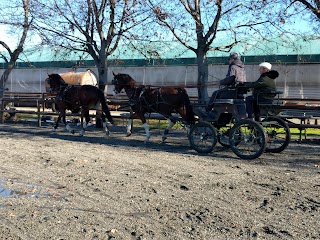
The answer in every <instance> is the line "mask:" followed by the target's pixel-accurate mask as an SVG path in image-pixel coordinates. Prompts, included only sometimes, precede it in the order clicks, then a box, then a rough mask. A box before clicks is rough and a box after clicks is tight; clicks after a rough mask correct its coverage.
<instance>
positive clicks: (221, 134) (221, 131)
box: [217, 122, 234, 147]
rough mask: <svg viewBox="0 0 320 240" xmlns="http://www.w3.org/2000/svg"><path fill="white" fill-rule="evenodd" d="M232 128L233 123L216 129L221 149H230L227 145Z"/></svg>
mask: <svg viewBox="0 0 320 240" xmlns="http://www.w3.org/2000/svg"><path fill="white" fill-rule="evenodd" d="M233 126H234V123H233V122H232V123H229V124H227V125H225V126H223V127H219V128H218V131H217V132H218V134H217V139H218V142H219V143H220V144H221V145H222V146H223V147H230V144H229V133H230V130H231V128H232V127H233Z"/></svg>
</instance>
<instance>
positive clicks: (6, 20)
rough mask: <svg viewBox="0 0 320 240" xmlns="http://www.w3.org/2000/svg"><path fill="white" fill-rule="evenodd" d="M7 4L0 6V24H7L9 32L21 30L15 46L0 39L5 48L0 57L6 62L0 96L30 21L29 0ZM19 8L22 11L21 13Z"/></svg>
mask: <svg viewBox="0 0 320 240" xmlns="http://www.w3.org/2000/svg"><path fill="white" fill-rule="evenodd" d="M8 4H9V5H7V6H2V14H1V16H2V19H1V20H0V24H3V25H7V26H9V28H10V29H12V31H11V32H14V31H13V29H14V28H15V29H19V30H21V31H20V32H19V35H20V37H19V40H18V43H17V45H16V47H15V48H12V47H10V45H9V43H6V42H4V41H2V40H0V45H1V46H2V47H3V48H4V49H5V53H2V52H0V57H1V58H2V59H3V60H4V61H5V64H6V68H5V71H4V73H3V74H2V76H1V80H0V98H1V97H3V94H4V89H5V85H6V82H7V79H8V77H9V75H10V73H11V71H12V69H13V68H14V65H15V63H16V61H17V60H18V58H19V55H20V53H21V52H22V51H23V46H24V44H25V41H26V39H27V33H28V31H29V29H30V25H31V22H32V19H31V18H30V13H29V12H30V11H29V7H30V1H29V0H21V1H19V2H12V1H11V2H9V3H8ZM21 9H22V11H23V13H22V14H21ZM21 15H22V17H21ZM12 38H14V35H12Z"/></svg>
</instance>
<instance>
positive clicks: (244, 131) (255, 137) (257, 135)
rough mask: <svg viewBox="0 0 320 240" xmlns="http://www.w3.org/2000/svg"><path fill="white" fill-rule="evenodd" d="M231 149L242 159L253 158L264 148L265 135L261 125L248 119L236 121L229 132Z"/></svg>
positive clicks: (259, 154)
mask: <svg viewBox="0 0 320 240" xmlns="http://www.w3.org/2000/svg"><path fill="white" fill-rule="evenodd" d="M229 144H230V147H231V149H232V151H233V152H234V153H235V154H236V155H237V156H238V157H240V158H242V159H255V158H258V157H260V156H261V154H262V153H263V152H264V151H265V149H266V137H265V133H264V130H263V128H262V126H261V125H260V124H259V123H256V122H254V121H252V120H249V119H243V120H240V121H239V122H237V123H236V124H235V125H234V126H233V128H232V129H231V130H230V133H229Z"/></svg>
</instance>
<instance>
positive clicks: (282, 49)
mask: <svg viewBox="0 0 320 240" xmlns="http://www.w3.org/2000/svg"><path fill="white" fill-rule="evenodd" d="M218 42H219V44H221V42H225V44H228V42H227V41H222V40H221V41H218ZM190 44H191V45H192V43H190ZM135 45H136V46H139V48H140V50H137V49H134V48H133V47H132V46H131V47H130V46H129V45H128V44H121V45H119V47H118V48H117V50H116V51H115V52H114V53H113V54H112V55H111V56H109V58H108V60H109V62H110V65H141V66H142V65H163V64H165V65H189V64H196V60H195V57H196V56H195V53H194V52H192V51H191V50H188V49H187V48H185V47H184V46H183V45H182V44H180V43H179V42H177V41H172V42H135ZM214 45H215V43H213V44H212V46H213V47H214ZM232 51H236V52H238V53H240V54H241V55H242V56H243V60H244V61H245V62H247V63H248V62H254V63H256V62H260V61H266V60H268V61H270V62H284V63H300V62H316V63H320V36H316V37H313V38H308V39H307V38H302V37H300V38H298V37H296V38H289V37H286V38H285V37H283V36H282V37H277V38H273V39H269V40H266V39H258V40H257V39H254V40H248V41H245V42H241V43H239V44H237V45H236V46H234V47H233V49H232ZM228 55H229V52H223V51H209V52H208V54H207V58H208V62H209V64H224V63H227V62H226V56H228ZM0 62H2V64H3V60H2V61H1V60H0ZM16 65H17V67H72V66H76V65H77V66H94V65H95V64H94V62H93V59H92V57H91V56H90V55H89V54H87V53H81V52H75V51H66V50H61V49H57V48H52V47H51V48H50V47H42V46H41V47H35V48H33V49H27V50H25V51H24V52H23V53H22V54H21V55H20V59H19V60H18V62H17V64H16Z"/></svg>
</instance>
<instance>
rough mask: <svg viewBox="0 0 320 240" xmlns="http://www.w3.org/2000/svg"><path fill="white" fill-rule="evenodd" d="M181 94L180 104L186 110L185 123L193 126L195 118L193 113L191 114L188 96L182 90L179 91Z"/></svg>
mask: <svg viewBox="0 0 320 240" xmlns="http://www.w3.org/2000/svg"><path fill="white" fill-rule="evenodd" d="M181 93H182V96H181V97H182V102H183V104H184V107H185V109H186V121H187V123H188V124H194V122H195V116H194V112H193V109H192V105H191V102H190V99H189V96H188V94H187V91H186V90H185V89H184V88H183V89H181Z"/></svg>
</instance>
